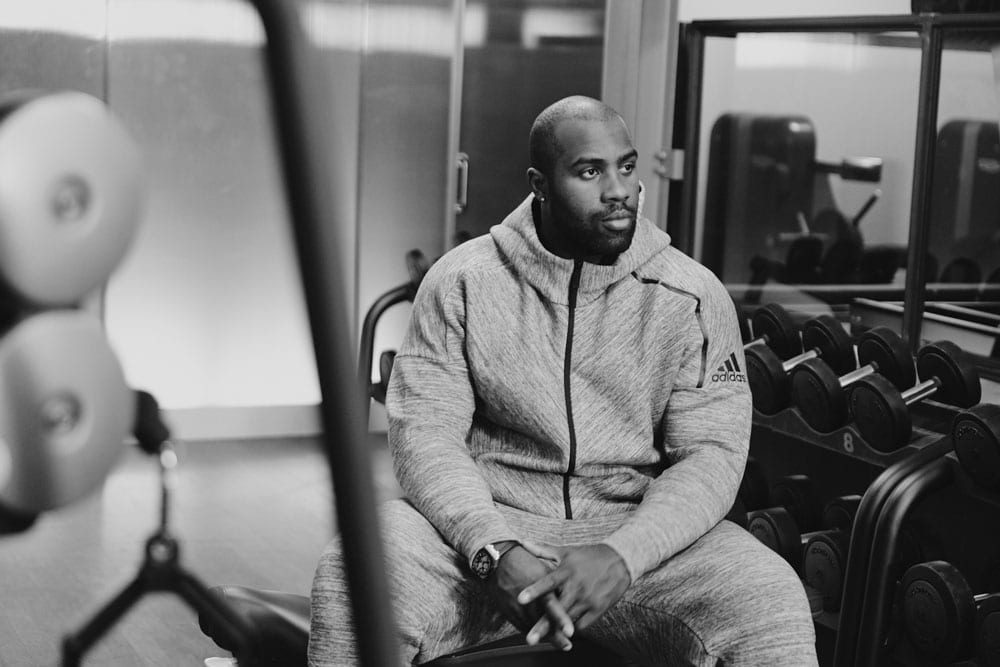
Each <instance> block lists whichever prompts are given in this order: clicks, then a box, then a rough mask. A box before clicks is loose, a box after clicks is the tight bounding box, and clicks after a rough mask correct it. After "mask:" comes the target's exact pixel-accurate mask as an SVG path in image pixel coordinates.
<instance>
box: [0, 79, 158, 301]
mask: <svg viewBox="0 0 1000 667" xmlns="http://www.w3.org/2000/svg"><path fill="white" fill-rule="evenodd" d="M142 191H143V178H142V169H141V159H140V155H139V151H138V147H137V146H136V144H135V142H134V141H133V140H132V139H131V138H130V137H129V136H128V134H127V131H126V130H125V128H124V125H123V124H122V123H121V122H120V121H119V120H117V118H116V117H115V116H114V115H113V114H112V113H111V112H110V110H109V109H108V108H107V106H106V105H105V104H104V103H103V102H102V101H101V100H99V99H97V98H95V97H92V96H90V95H87V94H85V93H78V92H63V93H56V94H46V95H41V96H39V95H34V94H17V95H14V96H8V97H6V98H4V99H2V100H0V281H2V282H3V284H4V286H5V287H6V288H7V292H8V293H9V294H11V295H13V296H14V297H16V299H17V300H18V301H20V302H21V303H23V304H30V305H31V306H41V307H44V308H50V307H68V306H75V305H77V304H78V303H79V302H81V301H82V300H83V298H84V297H85V296H86V295H88V294H90V293H91V292H93V291H94V290H95V289H97V288H99V287H100V286H101V285H103V284H104V283H105V282H106V281H107V280H108V278H109V276H110V275H111V273H112V271H113V270H114V268H115V267H116V266H117V265H118V263H119V262H120V261H121V259H122V257H123V256H124V255H125V253H126V251H127V250H128V248H129V246H130V245H131V243H132V239H133V237H134V236H135V231H136V229H137V221H138V219H139V216H140V213H141V209H142V203H143V197H142ZM29 310H30V309H29Z"/></svg>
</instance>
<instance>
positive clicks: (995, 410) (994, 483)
mask: <svg viewBox="0 0 1000 667" xmlns="http://www.w3.org/2000/svg"><path fill="white" fill-rule="evenodd" d="M951 441H952V444H953V445H954V447H955V455H956V456H957V457H958V461H959V463H961V465H962V469H963V470H965V472H966V473H967V474H968V475H969V477H971V478H972V480H973V481H974V482H975V483H976V484H978V485H979V486H981V487H983V488H985V489H992V490H994V491H1000V405H993V404H992V403H981V404H979V405H976V406H974V407H972V408H969V409H968V410H963V411H962V412H960V413H958V414H957V415H955V418H954V419H953V420H952V422H951Z"/></svg>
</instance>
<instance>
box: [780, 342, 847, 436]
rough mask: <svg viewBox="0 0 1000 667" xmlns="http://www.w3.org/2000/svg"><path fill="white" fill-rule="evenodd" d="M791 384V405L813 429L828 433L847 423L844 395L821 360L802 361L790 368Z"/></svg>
mask: <svg viewBox="0 0 1000 667" xmlns="http://www.w3.org/2000/svg"><path fill="white" fill-rule="evenodd" d="M791 383H792V396H793V398H794V400H795V407H797V408H798V409H799V414H801V415H802V418H803V419H805V420H806V423H807V424H809V426H811V427H812V428H813V429H815V430H817V431H820V432H821V433H829V432H830V431H832V430H834V429H836V428H840V427H841V426H843V425H844V424H845V423H847V420H848V411H847V394H846V392H844V390H843V389H841V387H840V377H839V376H838V375H837V374H836V373H834V372H833V371H832V370H830V367H829V366H828V365H827V364H826V362H825V361H823V360H822V359H809V360H807V361H804V362H802V363H801V364H799V365H798V366H796V367H795V369H794V370H793V371H792V379H791Z"/></svg>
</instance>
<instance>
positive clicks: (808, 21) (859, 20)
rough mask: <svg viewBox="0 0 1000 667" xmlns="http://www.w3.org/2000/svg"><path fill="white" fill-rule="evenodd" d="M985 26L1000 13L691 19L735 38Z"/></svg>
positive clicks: (706, 30)
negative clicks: (759, 34) (747, 34)
mask: <svg viewBox="0 0 1000 667" xmlns="http://www.w3.org/2000/svg"><path fill="white" fill-rule="evenodd" d="M932 25H934V26H940V27H942V28H972V29H982V28H991V27H997V26H1000V15H998V14H995V13H993V14H899V15H895V16H818V17H817V16H810V17H802V18H773V19H772V18H767V19H737V20H729V19H723V20H708V21H692V22H691V26H692V27H693V28H695V29H696V30H698V31H699V32H700V33H701V34H703V35H705V36H709V37H732V36H735V35H736V34H737V33H741V32H892V31H910V32H918V31H922V30H924V29H926V28H927V27H928V26H932Z"/></svg>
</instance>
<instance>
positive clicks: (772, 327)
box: [743, 303, 802, 359]
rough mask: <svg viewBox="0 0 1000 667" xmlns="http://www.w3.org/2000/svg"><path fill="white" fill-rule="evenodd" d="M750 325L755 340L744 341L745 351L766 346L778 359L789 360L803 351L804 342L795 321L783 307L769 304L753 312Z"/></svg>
mask: <svg viewBox="0 0 1000 667" xmlns="http://www.w3.org/2000/svg"><path fill="white" fill-rule="evenodd" d="M750 325H751V327H752V329H753V336H754V338H752V339H750V340H744V341H743V349H744V350H749V349H750V348H752V347H755V346H766V347H767V348H768V349H769V350H771V351H772V352H773V353H774V354H775V355H776V356H777V357H778V358H780V359H788V358H789V357H794V356H796V355H797V354H799V353H800V352H801V351H802V341H801V339H800V338H799V329H798V327H797V326H795V321H794V320H792V316H791V315H789V314H788V311H787V310H785V309H784V308H783V307H782V306H781V305H779V304H777V303H769V304H766V305H763V306H761V307H760V308H757V309H755V310H754V311H753V314H751V315H750Z"/></svg>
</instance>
